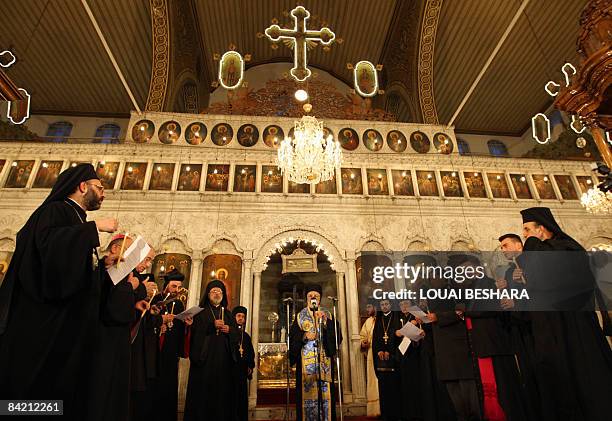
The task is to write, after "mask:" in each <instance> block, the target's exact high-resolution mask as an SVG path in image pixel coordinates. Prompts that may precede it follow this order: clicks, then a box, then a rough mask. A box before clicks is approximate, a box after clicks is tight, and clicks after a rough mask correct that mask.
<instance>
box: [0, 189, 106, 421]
mask: <svg viewBox="0 0 612 421" xmlns="http://www.w3.org/2000/svg"><path fill="white" fill-rule="evenodd" d="M86 217H87V215H86V213H85V212H84V211H83V210H82V209H81V208H80V207H79V206H78V205H77V204H76V203H74V202H71V201H70V200H68V199H67V200H65V201H52V202H50V203H47V204H43V205H42V206H41V207H40V208H38V210H37V211H35V212H34V213H33V214H32V216H31V217H30V219H29V220H28V222H27V223H26V225H25V226H24V227H23V228H22V229H21V230H20V231H19V233H18V234H17V244H16V248H15V254H14V256H13V259H12V261H11V264H10V265H9V269H8V272H7V274H6V277H5V279H4V282H3V283H2V287H1V288H0V334H1V336H0V396H2V399H62V400H63V401H64V414H65V419H79V420H81V419H83V418H82V411H83V409H84V408H83V404H84V396H85V395H86V394H87V390H86V388H85V386H86V377H87V375H88V374H89V373H88V372H87V370H86V369H85V363H86V359H87V358H88V357H89V355H91V352H92V342H91V336H90V333H91V329H92V326H93V325H94V324H95V323H96V309H97V302H96V292H95V289H96V284H97V282H96V280H97V279H98V277H99V273H98V272H97V271H96V270H94V265H93V255H94V250H95V247H97V246H99V239H98V231H97V229H96V225H95V222H86ZM2 332H3V333H2Z"/></svg>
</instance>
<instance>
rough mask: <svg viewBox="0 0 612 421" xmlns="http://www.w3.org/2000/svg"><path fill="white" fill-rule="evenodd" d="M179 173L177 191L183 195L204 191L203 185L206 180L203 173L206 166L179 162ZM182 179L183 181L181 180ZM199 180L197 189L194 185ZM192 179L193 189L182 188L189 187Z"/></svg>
mask: <svg viewBox="0 0 612 421" xmlns="http://www.w3.org/2000/svg"><path fill="white" fill-rule="evenodd" d="M177 164H178V165H179V173H178V178H177V180H176V187H175V189H176V191H178V192H182V193H197V192H199V191H201V190H202V183H203V182H205V181H203V180H206V178H205V177H204V176H203V174H202V171H203V170H204V169H205V168H206V164H203V163H201V162H189V161H188V162H178V163H177ZM181 177H182V179H181ZM196 178H197V188H195V186H194V185H193V184H194V182H195V181H196ZM189 179H191V185H192V187H193V188H190V189H185V188H180V187H181V186H182V185H187V186H188V183H189V181H190V180H189Z"/></svg>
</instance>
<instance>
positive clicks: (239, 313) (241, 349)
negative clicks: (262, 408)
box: [232, 306, 255, 421]
mask: <svg viewBox="0 0 612 421" xmlns="http://www.w3.org/2000/svg"><path fill="white" fill-rule="evenodd" d="M232 314H233V315H234V319H235V320H236V325H237V326H238V354H237V356H238V364H236V400H237V402H236V404H237V411H238V414H237V418H236V419H237V420H242V421H246V420H248V418H249V387H248V384H249V382H248V381H249V380H251V379H252V378H253V369H254V368H255V350H254V349H253V342H252V341H251V336H250V335H249V334H248V333H246V331H245V330H246V317H247V309H246V307H243V306H237V307H235V308H234V310H233V311H232Z"/></svg>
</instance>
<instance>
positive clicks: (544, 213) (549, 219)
mask: <svg viewBox="0 0 612 421" xmlns="http://www.w3.org/2000/svg"><path fill="white" fill-rule="evenodd" d="M521 215H522V216H523V224H524V223H526V222H537V223H538V224H540V225H544V226H545V227H546V228H547V229H548V230H549V231H550V232H552V233H553V234H557V235H558V234H561V233H562V232H563V230H561V227H560V226H559V224H557V221H555V217H554V216H553V214H552V212H551V211H550V208H545V207H535V208H528V209H523V210H522V211H521Z"/></svg>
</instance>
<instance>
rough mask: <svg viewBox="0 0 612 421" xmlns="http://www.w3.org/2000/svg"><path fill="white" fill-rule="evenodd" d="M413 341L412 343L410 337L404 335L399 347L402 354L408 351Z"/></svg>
mask: <svg viewBox="0 0 612 421" xmlns="http://www.w3.org/2000/svg"><path fill="white" fill-rule="evenodd" d="M411 343H412V341H411V340H410V339H408V338H407V337H405V336H404V337H403V338H402V342H401V343H400V344H399V346H398V348H399V350H400V352H401V353H402V355H404V354H405V353H406V351H408V347H409V346H410V344H411Z"/></svg>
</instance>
